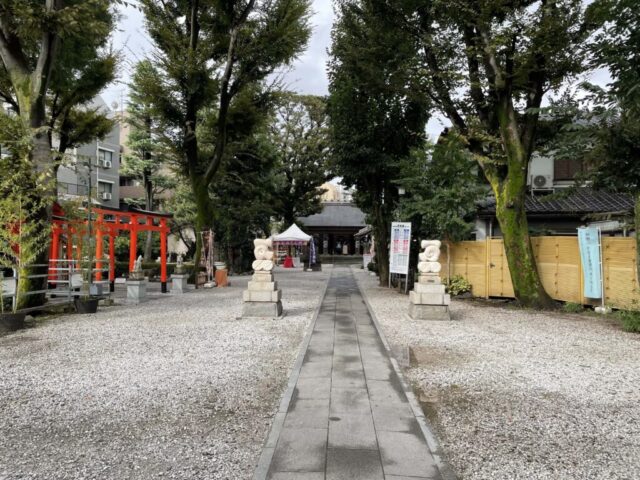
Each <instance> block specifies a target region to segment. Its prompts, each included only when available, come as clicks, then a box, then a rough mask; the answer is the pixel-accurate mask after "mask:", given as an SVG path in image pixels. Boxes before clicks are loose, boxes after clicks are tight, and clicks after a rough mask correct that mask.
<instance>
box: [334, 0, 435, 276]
mask: <svg viewBox="0 0 640 480" xmlns="http://www.w3.org/2000/svg"><path fill="white" fill-rule="evenodd" d="M380 6H381V2H379V1H375V0H372V1H368V0H367V1H356V0H353V1H345V2H341V3H340V4H339V8H338V13H339V16H338V22H337V23H336V25H335V26H334V31H333V45H332V47H331V60H330V63H329V79H330V86H329V92H330V97H329V115H330V119H331V138H332V148H333V169H334V171H335V173H336V174H337V175H339V176H341V177H342V183H343V184H344V185H346V186H350V187H351V186H353V187H355V188H356V195H355V196H354V200H355V201H356V203H357V204H358V206H359V207H360V208H362V210H363V211H364V212H365V213H367V214H368V216H369V217H368V218H369V222H370V223H371V224H372V227H373V233H374V237H375V242H376V252H377V255H378V267H379V270H380V283H381V285H386V284H387V279H388V267H389V266H388V263H389V262H388V241H389V235H390V229H391V221H392V220H393V214H394V211H395V207H396V204H397V201H398V188H397V183H396V181H397V180H398V179H399V178H400V173H399V169H398V164H399V161H400V160H402V159H406V158H408V157H409V154H410V152H411V150H412V148H414V147H416V146H421V145H422V144H423V142H424V139H425V135H424V127H425V124H426V122H427V119H428V115H427V104H428V101H427V99H426V98H425V97H424V96H423V94H422V89H421V88H420V82H419V79H418V78H417V76H416V72H417V70H418V68H419V64H418V62H417V48H418V46H417V43H416V41H415V38H414V37H413V36H412V35H411V33H410V32H408V31H406V30H402V29H398V28H396V26H394V24H393V23H392V21H391V20H390V17H389V16H388V15H386V14H385V13H384V12H383V11H381V9H380Z"/></svg>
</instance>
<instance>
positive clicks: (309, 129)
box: [269, 93, 331, 226]
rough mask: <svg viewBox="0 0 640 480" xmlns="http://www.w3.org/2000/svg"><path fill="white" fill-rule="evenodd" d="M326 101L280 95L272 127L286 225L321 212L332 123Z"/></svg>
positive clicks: (281, 205)
mask: <svg viewBox="0 0 640 480" xmlns="http://www.w3.org/2000/svg"><path fill="white" fill-rule="evenodd" d="M326 110H327V106H326V101H325V100H324V99H323V98H321V97H316V96H312V95H296V94H294V93H284V94H282V95H280V96H279V99H278V100H277V106H276V109H275V113H274V115H273V119H272V121H271V124H270V127H269V139H270V141H271V142H272V144H273V145H274V147H275V148H276V151H277V154H278V164H279V165H278V169H279V172H280V175H279V178H278V180H279V182H278V183H279V195H278V197H279V198H278V200H279V207H280V208H279V213H280V215H281V217H282V219H283V220H284V223H285V225H287V226H288V225H291V224H292V223H293V222H295V220H296V218H297V217H305V216H308V215H312V214H314V213H318V212H319V211H320V209H321V205H320V197H321V195H322V193H324V192H323V190H322V189H321V188H320V187H321V186H322V184H323V183H324V182H326V181H327V180H330V178H331V175H330V174H329V170H328V169H329V165H328V164H329V162H328V160H329V154H330V149H329V126H328V118H327V111H326Z"/></svg>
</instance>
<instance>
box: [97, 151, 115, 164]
mask: <svg viewBox="0 0 640 480" xmlns="http://www.w3.org/2000/svg"><path fill="white" fill-rule="evenodd" d="M111 165H113V152H110V151H109V150H103V149H102V148H99V149H98V166H100V167H102V168H111Z"/></svg>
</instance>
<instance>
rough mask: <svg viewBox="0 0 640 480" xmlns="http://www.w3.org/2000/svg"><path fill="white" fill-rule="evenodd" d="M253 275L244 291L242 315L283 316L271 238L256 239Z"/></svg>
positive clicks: (245, 316) (254, 242)
mask: <svg viewBox="0 0 640 480" xmlns="http://www.w3.org/2000/svg"><path fill="white" fill-rule="evenodd" d="M253 245H254V246H255V248H254V250H253V253H254V254H255V256H256V259H255V261H254V262H253V265H252V267H253V277H252V278H251V281H250V282H249V285H248V288H247V290H245V291H244V292H242V299H243V300H244V304H243V306H242V316H243V317H244V318H247V317H269V318H278V317H280V316H282V301H281V299H282V291H281V290H278V283H277V282H275V281H274V279H273V250H272V247H273V243H272V241H271V239H270V238H269V239H266V240H265V239H259V238H257V239H255V240H254V241H253Z"/></svg>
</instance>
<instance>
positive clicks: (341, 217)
mask: <svg viewBox="0 0 640 480" xmlns="http://www.w3.org/2000/svg"><path fill="white" fill-rule="evenodd" d="M364 217H365V215H364V213H362V210H360V209H359V208H358V207H356V206H355V205H354V204H352V203H333V202H331V203H325V204H323V206H322V212H321V213H316V214H315V215H310V216H308V217H301V218H298V220H299V221H300V222H302V224H303V225H304V226H305V227H357V228H362V227H364V226H365V225H366V223H365V221H364Z"/></svg>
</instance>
